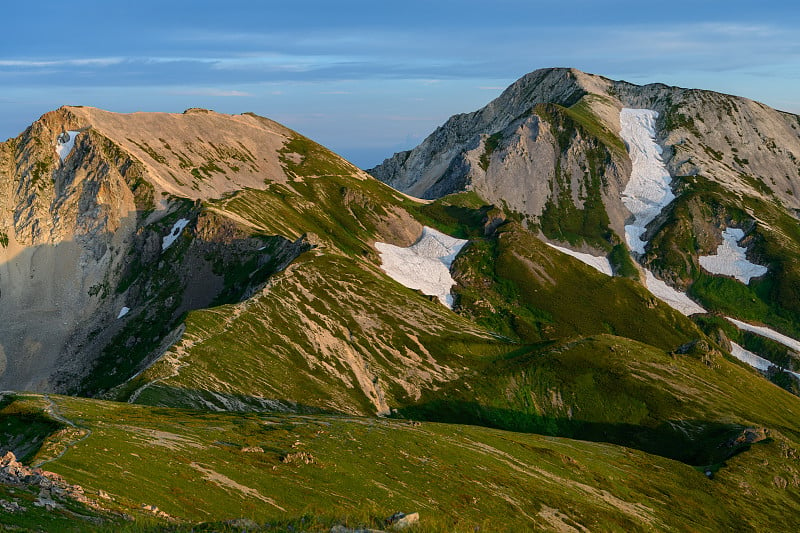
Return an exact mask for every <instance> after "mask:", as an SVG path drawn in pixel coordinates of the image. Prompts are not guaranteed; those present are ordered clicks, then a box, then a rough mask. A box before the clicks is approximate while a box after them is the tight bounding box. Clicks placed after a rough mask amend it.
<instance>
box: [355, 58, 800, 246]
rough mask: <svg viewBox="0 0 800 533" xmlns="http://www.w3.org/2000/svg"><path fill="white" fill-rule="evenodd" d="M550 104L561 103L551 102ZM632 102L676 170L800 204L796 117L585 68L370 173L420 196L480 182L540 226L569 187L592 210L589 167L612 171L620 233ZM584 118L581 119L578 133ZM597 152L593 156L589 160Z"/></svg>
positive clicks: (605, 186)
mask: <svg viewBox="0 0 800 533" xmlns="http://www.w3.org/2000/svg"><path fill="white" fill-rule="evenodd" d="M552 105H555V106H557V107H556V108H552V107H550V108H548V106H552ZM622 107H633V108H647V109H652V110H655V111H657V112H658V113H659V119H658V121H657V140H658V142H659V143H660V144H661V145H662V147H663V148H664V160H665V162H666V164H667V167H668V168H669V171H670V173H671V174H672V175H673V176H690V175H702V176H705V177H707V178H708V179H710V180H712V181H714V182H715V183H719V184H721V185H722V186H724V187H726V188H729V189H730V190H736V191H746V192H747V193H748V194H752V195H754V196H758V197H764V198H769V199H771V200H772V199H775V200H777V201H779V202H780V203H781V204H782V205H784V206H785V207H786V208H787V209H790V210H792V211H794V210H797V209H798V208H800V199H799V198H800V190H798V187H800V185H799V184H800V179H799V178H800V159H798V158H800V118H799V117H797V116H796V115H791V114H789V113H782V112H780V111H775V110H773V109H770V108H768V107H767V106H765V105H763V104H760V103H758V102H754V101H752V100H748V99H746V98H741V97H735V96H729V95H723V94H719V93H713V92H710V91H702V90H691V89H681V88H678V87H669V86H666V85H663V84H653V85H646V86H636V85H633V84H630V83H627V82H622V81H612V80H609V79H607V78H603V77H601V76H595V75H591V74H586V73H583V72H580V71H578V70H575V69H543V70H537V71H534V72H532V73H530V74H528V75H526V76H523V77H522V78H520V79H519V80H518V81H517V82H515V83H514V84H512V85H511V86H510V87H509V88H508V89H506V90H505V91H504V92H503V94H502V95H501V96H500V97H498V98H497V99H496V100H494V101H492V102H490V103H489V104H488V105H487V106H485V107H484V108H482V109H480V110H478V111H475V112H473V113H469V114H462V115H455V116H454V117H452V118H451V119H449V120H448V121H447V122H446V123H445V124H443V125H442V126H441V127H439V128H438V129H437V130H436V131H434V132H433V133H432V134H431V135H430V136H429V137H428V138H426V139H425V140H424V141H423V142H422V143H421V144H420V145H419V146H418V147H416V148H414V149H413V150H410V151H407V152H400V153H398V154H395V155H394V156H393V157H391V158H389V159H387V160H386V161H385V162H384V163H382V164H381V165H378V166H377V167H375V168H373V169H371V170H370V173H372V174H373V175H374V176H376V177H377V178H379V179H381V180H383V181H385V182H386V183H388V184H390V185H392V186H393V187H396V188H397V189H399V190H401V191H404V192H408V193H409V194H413V195H416V196H419V197H422V198H438V197H441V196H443V195H445V194H449V193H452V192H456V191H459V190H464V189H471V190H475V191H476V192H477V193H478V194H479V195H481V196H482V197H484V198H486V199H487V200H488V201H491V202H495V203H498V204H499V203H501V202H505V203H506V205H508V207H509V208H510V209H512V210H514V211H516V212H519V213H522V214H524V215H527V216H530V217H531V220H532V222H534V223H542V222H541V219H542V218H543V217H544V218H547V216H546V214H545V212H546V210H547V207H548V202H553V203H558V199H559V198H561V197H562V194H561V192H562V191H564V192H565V193H566V195H567V198H568V199H569V200H570V203H571V204H573V205H575V206H576V207H577V208H578V209H581V208H582V205H583V202H584V201H586V199H587V192H588V190H591V188H592V187H593V186H592V185H591V183H589V182H587V180H586V177H585V176H586V174H587V170H588V171H589V174H591V175H600V174H602V176H603V180H602V185H601V186H599V189H600V195H601V198H602V202H603V204H604V208H605V211H606V212H607V213H608V216H609V218H610V226H611V227H612V228H613V229H614V231H615V232H616V233H618V234H619V235H622V231H621V230H622V225H623V222H624V219H625V217H626V213H627V212H626V210H625V209H624V208H622V206H621V205H620V200H619V199H620V194H619V193H620V191H621V188H623V187H624V184H625V183H626V181H627V176H628V175H629V174H630V162H629V160H628V159H627V157H626V154H625V151H624V146H623V145H622V144H621V141H620V140H619V131H620V124H619V110H620V109H621V108H622ZM565 121H566V122H569V124H566V128H565ZM575 124H577V125H578V126H580V127H579V128H578V129H577V131H576V132H575V134H573V130H574V127H573V126H574V125H575ZM598 149H599V153H597V154H595V155H596V157H595V158H594V159H596V160H595V161H590V160H589V159H588V157H587V156H588V155H589V154H592V153H593V152H596V151H597V150H598ZM592 166H595V167H597V168H595V169H594V172H593V170H592V168H591V167H592ZM595 188H596V187H595ZM587 189H588V190H587Z"/></svg>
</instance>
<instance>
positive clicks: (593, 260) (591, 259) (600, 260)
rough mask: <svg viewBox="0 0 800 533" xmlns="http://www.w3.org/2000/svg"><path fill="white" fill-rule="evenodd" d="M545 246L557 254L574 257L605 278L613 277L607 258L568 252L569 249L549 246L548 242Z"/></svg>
mask: <svg viewBox="0 0 800 533" xmlns="http://www.w3.org/2000/svg"><path fill="white" fill-rule="evenodd" d="M545 244H547V246H549V247H551V248H555V249H556V250H558V251H559V252H563V253H565V254H567V255H571V256H572V257H574V258H575V259H577V260H578V261H580V262H582V263H585V264H587V265H589V266H590V267H592V268H594V269H596V270H598V271H600V272H602V273H603V274H605V275H607V276H613V275H614V271H613V270H612V268H611V263H610V262H609V260H608V258H607V257H602V256H601V257H597V256H594V255H592V254H586V253H583V252H576V251H575V250H570V249H569V248H563V247H561V246H556V245H555V244H550V243H549V242H548V243H545Z"/></svg>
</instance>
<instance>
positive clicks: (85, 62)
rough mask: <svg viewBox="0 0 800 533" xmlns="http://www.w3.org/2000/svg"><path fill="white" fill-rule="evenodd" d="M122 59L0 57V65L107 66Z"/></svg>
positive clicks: (23, 66)
mask: <svg viewBox="0 0 800 533" xmlns="http://www.w3.org/2000/svg"><path fill="white" fill-rule="evenodd" d="M123 61H124V59H123V58H120V57H90V58H79V59H46V60H31V59H0V67H22V68H37V67H41V68H44V67H108V66H111V65H118V64H120V63H122V62H123Z"/></svg>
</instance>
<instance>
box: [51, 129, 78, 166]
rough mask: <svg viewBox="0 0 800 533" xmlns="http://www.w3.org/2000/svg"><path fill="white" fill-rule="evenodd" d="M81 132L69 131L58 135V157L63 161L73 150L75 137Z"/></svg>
mask: <svg viewBox="0 0 800 533" xmlns="http://www.w3.org/2000/svg"><path fill="white" fill-rule="evenodd" d="M79 133H80V132H79V131H67V132H64V133H62V134H60V135H59V136H58V140H57V141H56V153H58V157H59V158H61V162H62V163H63V162H64V161H65V160H66V159H67V157H68V156H69V154H70V153H71V152H72V148H73V147H74V146H75V137H76V136H77V135H78V134H79Z"/></svg>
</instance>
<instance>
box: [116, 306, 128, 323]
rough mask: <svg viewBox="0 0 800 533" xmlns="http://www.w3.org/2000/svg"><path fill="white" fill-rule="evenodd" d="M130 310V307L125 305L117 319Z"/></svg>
mask: <svg viewBox="0 0 800 533" xmlns="http://www.w3.org/2000/svg"><path fill="white" fill-rule="evenodd" d="M130 310H131V308H130V307H123V308H122V309H120V310H119V314H118V315H117V320H119V319H120V318H122V317H124V316H125V315H127V314H128V313H129V312H130Z"/></svg>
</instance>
